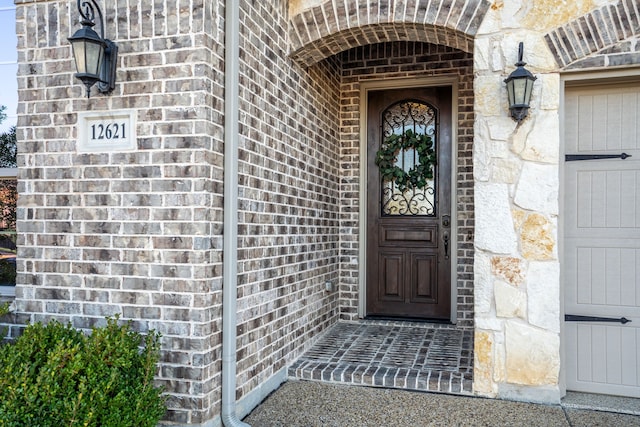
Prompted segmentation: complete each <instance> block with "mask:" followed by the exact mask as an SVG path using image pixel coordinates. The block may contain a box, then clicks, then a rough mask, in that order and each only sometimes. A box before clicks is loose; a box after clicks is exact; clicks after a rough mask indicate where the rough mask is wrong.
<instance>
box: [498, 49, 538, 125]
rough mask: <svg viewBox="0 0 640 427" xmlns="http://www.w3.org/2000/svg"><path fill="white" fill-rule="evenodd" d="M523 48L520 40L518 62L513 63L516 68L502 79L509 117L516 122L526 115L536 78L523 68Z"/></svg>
mask: <svg viewBox="0 0 640 427" xmlns="http://www.w3.org/2000/svg"><path fill="white" fill-rule="evenodd" d="M523 49H524V48H523V43H522V42H520V45H519V46H518V62H516V64H515V65H516V67H518V68H516V69H515V70H514V71H513V72H512V73H511V74H510V75H509V77H507V79H506V80H505V81H504V82H505V83H506V84H507V95H508V97H509V110H510V111H511V117H513V120H515V121H517V122H520V121H521V120H522V119H524V118H525V117H527V114H528V112H529V101H531V90H532V89H533V82H534V81H535V80H536V79H537V77H535V76H534V75H533V74H531V72H530V71H529V70H527V69H526V68H524V66H525V65H526V63H524V62H522V51H523Z"/></svg>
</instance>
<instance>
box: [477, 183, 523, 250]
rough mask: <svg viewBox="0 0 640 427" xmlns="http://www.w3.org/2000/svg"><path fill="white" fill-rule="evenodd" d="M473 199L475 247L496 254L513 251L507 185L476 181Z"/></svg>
mask: <svg viewBox="0 0 640 427" xmlns="http://www.w3.org/2000/svg"><path fill="white" fill-rule="evenodd" d="M475 201H476V207H475V208H476V234H475V245H476V247H477V248H479V249H483V250H486V251H489V252H494V253H497V254H512V253H515V251H516V249H517V239H516V234H515V230H514V228H513V219H512V217H511V208H510V204H509V190H508V188H507V186H506V185H504V184H484V183H476V186H475ZM497 230H500V232H496V231H497Z"/></svg>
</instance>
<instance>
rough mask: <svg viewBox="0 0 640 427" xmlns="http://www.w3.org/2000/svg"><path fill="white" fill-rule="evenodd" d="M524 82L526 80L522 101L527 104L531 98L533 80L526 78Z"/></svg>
mask: <svg viewBox="0 0 640 427" xmlns="http://www.w3.org/2000/svg"><path fill="white" fill-rule="evenodd" d="M526 82H527V89H526V91H525V93H524V99H523V101H522V103H523V104H527V105H529V101H530V100H531V91H532V90H533V80H531V79H527V80H526Z"/></svg>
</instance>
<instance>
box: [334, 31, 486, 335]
mask: <svg viewBox="0 0 640 427" xmlns="http://www.w3.org/2000/svg"><path fill="white" fill-rule="evenodd" d="M339 56H340V58H341V63H342V106H343V109H342V113H341V117H342V126H341V133H342V136H341V137H342V157H341V162H342V164H341V169H342V170H343V176H342V188H343V194H344V198H343V201H342V205H343V207H342V215H341V217H342V233H341V247H342V251H341V259H342V261H341V270H340V273H341V280H340V318H341V319H345V320H353V319H357V317H358V296H359V286H358V283H359V281H358V280H359V279H358V277H359V273H358V265H359V254H358V251H359V243H358V240H359V224H360V220H361V219H360V217H359V208H358V206H359V203H360V201H359V196H360V193H359V192H360V157H361V153H360V132H361V130H360V84H361V83H362V82H365V81H367V80H371V79H384V78H403V77H404V78H411V77H422V76H439V75H445V74H448V75H457V76H458V99H457V102H458V117H457V136H458V139H457V152H458V159H457V162H458V169H457V172H456V183H454V185H455V186H456V187H457V193H456V197H455V201H454V203H456V208H457V215H458V218H457V220H458V229H457V230H458V248H457V253H458V266H457V277H453V278H452V280H451V283H452V286H456V287H457V293H458V297H457V298H458V300H457V317H458V325H460V326H473V233H474V224H473V217H474V214H473V174H472V170H473V165H472V151H473V121H474V114H473V56H472V55H471V54H468V53H465V52H462V51H459V50H456V49H452V48H449V47H446V46H436V45H432V44H428V43H420V42H389V43H378V44H372V45H368V46H363V47H359V48H353V49H350V50H347V51H345V52H343V53H341V54H340V55H339Z"/></svg>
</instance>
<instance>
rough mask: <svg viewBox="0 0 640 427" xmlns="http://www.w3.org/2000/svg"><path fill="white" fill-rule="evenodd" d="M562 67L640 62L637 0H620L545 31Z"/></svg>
mask: <svg viewBox="0 0 640 427" xmlns="http://www.w3.org/2000/svg"><path fill="white" fill-rule="evenodd" d="M545 40H546V42H547V46H549V49H551V52H553V55H554V56H555V58H556V62H557V63H558V65H559V66H560V68H561V69H564V70H570V69H585V68H603V67H616V66H630V65H637V64H640V54H638V52H637V50H636V49H635V48H634V47H635V46H636V45H637V44H638V43H640V13H639V11H638V6H637V3H636V1H635V0H620V1H618V2H617V3H614V4H610V5H606V6H603V7H601V8H599V9H595V10H592V11H591V12H589V13H587V14H585V15H584V16H581V17H580V18H578V19H575V20H573V21H571V22H568V23H566V24H565V25H563V26H561V27H558V28H556V29H554V30H553V31H550V32H549V33H547V34H546V35H545Z"/></svg>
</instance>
